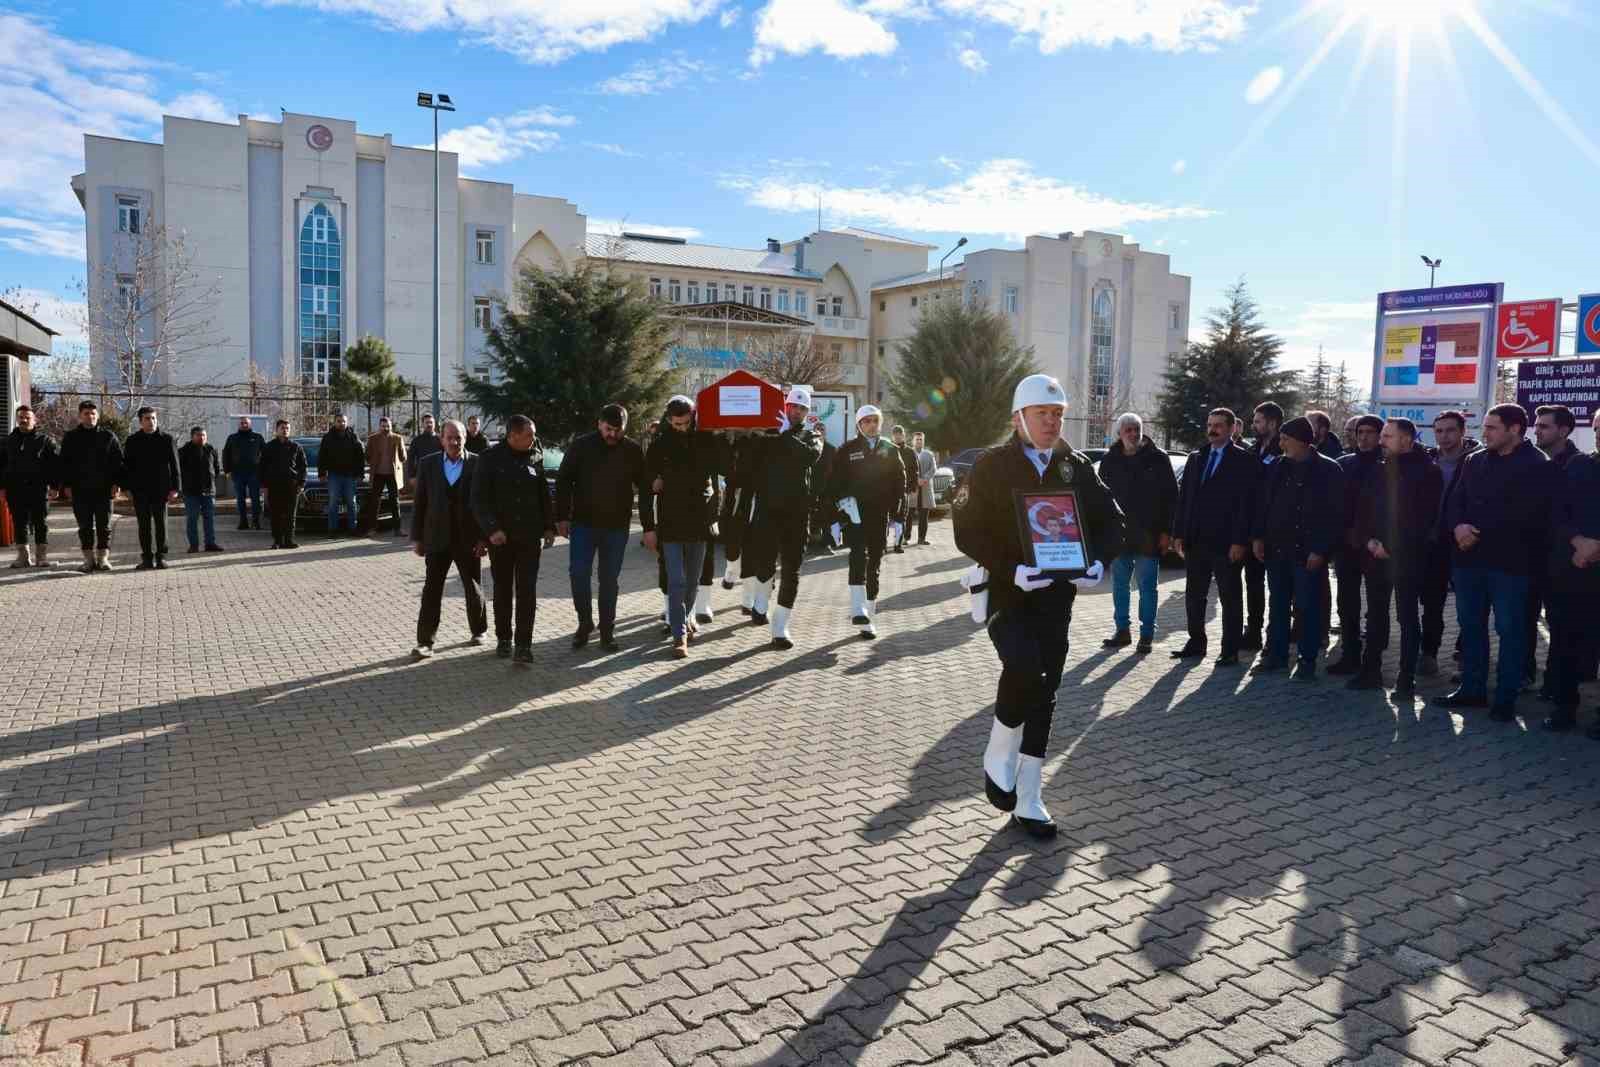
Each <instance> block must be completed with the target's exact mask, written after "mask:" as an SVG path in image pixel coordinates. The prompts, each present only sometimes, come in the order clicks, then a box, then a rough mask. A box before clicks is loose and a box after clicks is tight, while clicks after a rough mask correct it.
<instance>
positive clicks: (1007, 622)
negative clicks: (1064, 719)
mask: <svg viewBox="0 0 1600 1067" xmlns="http://www.w3.org/2000/svg"><path fill="white" fill-rule="evenodd" d="M1066 404H1067V394H1066V392H1065V391H1064V390H1063V389H1062V388H1061V383H1060V382H1058V381H1056V379H1054V378H1052V377H1050V376H1049V375H1047V374H1030V375H1028V376H1027V377H1026V378H1024V379H1022V381H1021V382H1019V383H1018V384H1017V387H1016V390H1015V391H1014V392H1013V394H1012V397H1011V408H1012V415H1011V423H1012V429H1013V433H1012V435H1011V439H1010V440H1009V441H1007V442H1006V443H1005V444H1003V445H999V446H997V447H995V448H991V449H989V450H987V451H986V452H984V453H983V454H982V455H981V456H979V457H978V459H977V462H975V463H974V464H973V465H972V471H971V473H970V474H969V475H968V476H967V479H966V481H965V482H963V483H962V486H961V489H960V490H959V492H957V494H956V499H955V503H954V508H953V515H954V525H955V535H956V545H957V546H958V547H959V548H960V549H961V551H962V552H963V553H965V554H966V555H967V556H968V557H970V558H971V559H972V560H973V561H974V562H975V563H977V564H978V565H979V566H980V567H982V568H983V569H984V570H985V571H986V572H987V573H988V583H989V601H988V631H989V639H990V640H991V641H992V642H993V643H994V647H995V652H996V653H998V654H999V656H1000V664H1001V669H1000V682H999V686H998V688H997V691H996V694H995V702H994V722H993V723H992V724H991V726H990V731H989V744H988V747H987V749H986V750H985V751H984V756H983V772H984V792H985V794H986V795H987V796H988V798H989V802H990V803H991V804H993V805H994V806H995V807H996V808H998V809H1000V810H1001V811H1009V812H1011V813H1012V818H1013V820H1014V821H1015V823H1016V825H1017V826H1019V827H1020V828H1021V829H1022V830H1023V831H1024V832H1025V833H1026V834H1028V835H1029V836H1031V837H1036V838H1051V837H1054V836H1055V834H1056V824H1055V822H1054V821H1053V820H1052V819H1051V818H1050V812H1049V811H1048V810H1046V808H1045V806H1044V797H1043V794H1042V787H1043V776H1044V760H1045V751H1046V748H1047V747H1048V745H1049V742H1050V726H1051V721H1052V719H1053V718H1054V715H1055V707H1056V690H1057V689H1058V688H1059V687H1060V685H1061V671H1062V667H1063V666H1064V665H1065V663H1066V658H1067V628H1068V625H1069V624H1070V623H1071V621H1072V604H1073V600H1074V598H1075V597H1076V596H1077V592H1078V590H1079V589H1080V588H1084V589H1087V588H1092V587H1093V586H1095V585H1098V584H1099V583H1100V579H1101V577H1102V576H1103V575H1104V574H1105V569H1106V566H1107V564H1108V563H1109V562H1110V561H1112V560H1115V559H1116V557H1117V553H1118V552H1119V551H1120V550H1121V547H1122V543H1123V527H1122V513H1121V512H1120V511H1119V510H1118V509H1117V505H1116V501H1115V500H1114V499H1112V496H1111V491H1110V490H1109V489H1107V488H1106V487H1105V485H1103V484H1102V483H1101V481H1100V479H1099V477H1098V476H1096V474H1095V472H1094V465H1093V464H1092V463H1091V462H1090V461H1089V458H1088V457H1087V456H1085V455H1083V454H1082V453H1080V452H1077V451H1075V450H1074V449H1073V448H1071V447H1070V446H1069V445H1068V444H1067V443H1066V441H1064V440H1063V439H1062V437H1061V424H1062V420H1063V419H1064V417H1065V415H1066ZM1224 440H1226V438H1224ZM1017 490H1027V491H1032V492H1048V491H1050V490H1056V491H1064V490H1071V491H1073V492H1074V493H1076V494H1077V499H1078V508H1079V514H1078V515H1077V519H1078V522H1079V524H1080V526H1081V528H1083V529H1084V530H1085V531H1086V533H1087V541H1088V547H1089V551H1090V553H1091V554H1092V559H1091V561H1090V563H1089V566H1088V568H1087V570H1086V571H1085V573H1084V574H1083V576H1082V577H1079V578H1073V579H1071V580H1067V579H1065V578H1063V577H1045V576H1044V575H1043V572H1042V570H1041V568H1039V567H1035V566H1032V565H1030V564H1029V563H1028V562H1027V560H1028V559H1029V558H1030V555H1029V548H1028V546H1026V545H1024V544H1023V540H1022V534H1021V532H1020V531H1019V529H1018V525H1017V513H1016V503H1015V493H1016V491H1017Z"/></svg>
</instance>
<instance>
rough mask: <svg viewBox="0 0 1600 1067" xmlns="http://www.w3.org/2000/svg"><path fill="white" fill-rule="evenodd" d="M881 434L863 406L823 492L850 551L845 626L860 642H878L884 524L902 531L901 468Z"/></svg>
mask: <svg viewBox="0 0 1600 1067" xmlns="http://www.w3.org/2000/svg"><path fill="white" fill-rule="evenodd" d="M882 431H883V412H881V411H879V410H878V409H877V408H876V407H875V406H873V405H872V404H863V405H862V406H861V407H860V408H859V409H858V410H857V411H856V436H855V437H853V438H851V439H850V440H848V441H846V442H845V443H844V447H842V448H840V449H839V454H838V455H836V456H834V457H833V470H832V472H831V474H830V477H829V489H828V496H829V497H831V498H832V499H833V500H834V501H836V506H837V508H838V517H837V519H836V521H837V522H838V524H839V528H840V530H841V531H842V532H843V533H844V542H845V544H846V545H848V546H849V548H850V568H849V583H850V621H851V622H852V623H854V624H855V626H856V627H857V628H858V630H859V631H860V634H861V636H862V637H866V638H873V637H877V636H878V630H877V626H876V623H875V616H876V615H877V613H878V578H879V573H880V571H881V570H882V568H883V553H884V549H885V548H886V547H887V545H888V539H887V535H888V532H889V524H890V523H894V524H896V525H898V526H899V527H900V528H901V529H902V530H903V529H904V528H905V508H906V469H905V463H904V460H903V459H902V454H901V450H900V449H899V448H897V447H896V446H895V445H894V444H893V443H891V442H890V441H887V440H885V439H884V438H883V436H882ZM901 436H902V437H904V436H905V434H904V431H902V432H901ZM912 458H913V459H915V457H914V456H913V457H912ZM897 543H898V541H897Z"/></svg>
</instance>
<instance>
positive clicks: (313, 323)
mask: <svg viewBox="0 0 1600 1067" xmlns="http://www.w3.org/2000/svg"><path fill="white" fill-rule="evenodd" d="M340 250H341V245H340V242H339V223H338V221H337V220H336V219H334V217H333V213H332V212H330V211H329V210H328V208H327V206H326V205H324V204H317V205H315V206H314V207H312V209H311V210H310V211H308V212H306V217H305V221H304V222H302V223H301V224H300V380H301V381H302V382H304V383H305V384H307V385H327V384H328V383H329V382H330V381H332V380H333V376H334V375H335V374H337V373H338V371H339V358H340V355H341V353H342V352H343V351H344V347H343V338H344V331H343V329H342V326H343V324H344V317H343V307H344V301H343V299H342V291H343V290H342V287H341V267H342V265H343V262H344V260H343V257H342V255H341V254H340Z"/></svg>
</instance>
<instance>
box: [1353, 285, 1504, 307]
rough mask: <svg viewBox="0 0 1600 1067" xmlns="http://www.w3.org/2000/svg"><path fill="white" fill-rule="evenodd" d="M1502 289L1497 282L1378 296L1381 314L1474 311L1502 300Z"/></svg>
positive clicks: (1446, 286) (1410, 290)
mask: <svg viewBox="0 0 1600 1067" xmlns="http://www.w3.org/2000/svg"><path fill="white" fill-rule="evenodd" d="M1499 292H1500V286H1499V285H1498V284H1495V283H1493V282H1482V283H1480V284H1477V285H1445V286H1440V287H1439V288H1437V289H1396V290H1394V291H1393V292H1389V293H1379V294H1378V308H1379V309H1380V310H1381V311H1421V310H1423V309H1426V308H1455V307H1471V306H1472V305H1474V304H1493V303H1496V302H1497V300H1498V295H1497V294H1498V293H1499Z"/></svg>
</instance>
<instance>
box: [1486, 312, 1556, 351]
mask: <svg viewBox="0 0 1600 1067" xmlns="http://www.w3.org/2000/svg"><path fill="white" fill-rule="evenodd" d="M1560 327H1561V301H1560V299H1559V298H1556V299H1551V300H1517V301H1512V302H1511V303H1506V304H1501V305H1500V306H1499V307H1498V308H1496V309H1495V316H1494V356H1495V358H1496V359H1528V358H1529V357H1532V356H1553V355H1555V354H1556V336H1557V332H1558V331H1559V329H1560Z"/></svg>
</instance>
